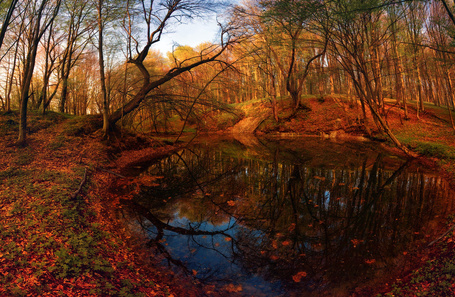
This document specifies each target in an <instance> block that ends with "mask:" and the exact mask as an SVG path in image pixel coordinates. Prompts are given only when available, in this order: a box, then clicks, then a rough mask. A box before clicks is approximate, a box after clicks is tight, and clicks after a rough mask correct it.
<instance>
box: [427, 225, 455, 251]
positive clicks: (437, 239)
mask: <svg viewBox="0 0 455 297" xmlns="http://www.w3.org/2000/svg"><path fill="white" fill-rule="evenodd" d="M454 228H455V224H453V225H452V227H450V228H449V230H447V231H446V232H445V233H444V234H442V235H441V236H439V237H438V238H436V239H435V240H433V241H432V242H430V243H429V244H428V247H430V246H432V245H433V244H435V243H436V242H438V241H440V240H441V239H442V238H444V237H445V236H446V235H447V234H449V232H450V231H452V230H453V229H454Z"/></svg>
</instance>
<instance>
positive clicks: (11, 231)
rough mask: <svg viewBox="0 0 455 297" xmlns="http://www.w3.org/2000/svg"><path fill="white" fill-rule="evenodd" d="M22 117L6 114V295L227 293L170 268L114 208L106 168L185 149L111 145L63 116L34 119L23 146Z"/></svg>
mask: <svg viewBox="0 0 455 297" xmlns="http://www.w3.org/2000/svg"><path fill="white" fill-rule="evenodd" d="M17 118H18V117H17V114H16V113H12V114H8V115H5V114H2V115H0V139H1V141H0V150H1V152H2V154H1V155H0V188H1V191H0V218H1V223H0V296H111V295H112V296H223V293H222V292H215V291H213V288H211V287H207V286H205V287H203V286H201V285H199V284H198V283H197V282H196V281H195V280H192V279H190V278H188V277H186V276H184V275H176V274H174V273H173V272H171V271H169V270H168V269H163V268H162V266H161V265H160V264H159V262H160V259H159V258H157V257H154V256H151V255H150V254H147V251H146V250H145V248H142V247H145V244H144V242H143V241H142V239H141V238H142V237H141V236H140V235H138V234H134V232H132V230H128V228H126V227H125V225H124V224H122V219H121V218H120V217H118V215H117V213H116V212H115V211H113V208H114V207H115V206H116V204H115V199H116V198H118V197H115V195H113V194H112V193H109V191H108V190H107V189H108V187H109V183H110V181H111V178H112V177H115V175H114V173H113V172H112V171H109V169H106V168H111V167H113V166H117V165H118V166H122V163H123V165H125V164H126V163H128V161H129V159H130V158H133V156H131V155H128V153H126V154H124V155H122V157H120V154H121V152H122V151H128V150H129V149H132V148H134V149H136V150H137V149H139V148H144V150H142V155H143V156H142V157H141V156H140V155H139V156H138V154H136V155H135V156H134V160H136V161H137V160H139V159H141V158H142V159H143V158H153V157H158V156H160V155H162V154H165V153H169V151H170V150H173V149H175V147H169V146H165V145H163V144H159V143H150V142H148V141H147V140H145V139H143V138H140V137H136V136H131V135H124V136H123V137H122V139H121V141H120V139H117V138H115V137H114V138H115V139H112V140H111V141H110V143H109V145H107V144H106V143H105V142H103V141H100V139H101V137H100V136H101V135H98V134H96V133H95V134H91V135H86V134H84V133H83V132H84V131H83V129H82V127H86V128H87V125H89V122H88V121H87V122H84V121H80V120H79V121H78V120H77V119H76V120H73V119H71V118H67V117H65V116H62V115H59V114H56V113H49V114H48V115H47V116H46V117H44V118H42V117H41V116H39V115H36V114H32V115H31V116H30V117H29V127H30V129H29V130H30V131H29V132H30V135H29V136H28V140H27V146H24V147H19V146H16V145H15V140H16V137H17V135H16V134H17ZM149 146H154V149H153V154H150V148H148V149H147V148H145V147H149ZM115 160H117V161H118V162H117V163H116V161H115ZM130 182H131V183H134V181H133V180H130ZM226 294H228V293H226Z"/></svg>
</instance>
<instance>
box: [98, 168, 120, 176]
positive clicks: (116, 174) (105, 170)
mask: <svg viewBox="0 0 455 297" xmlns="http://www.w3.org/2000/svg"><path fill="white" fill-rule="evenodd" d="M97 169H98V170H101V171H104V172H107V173H110V174H112V175H115V176H118V177H121V178H127V177H126V176H124V175H121V174H118V173H115V172H114V171H110V170H107V169H104V168H97Z"/></svg>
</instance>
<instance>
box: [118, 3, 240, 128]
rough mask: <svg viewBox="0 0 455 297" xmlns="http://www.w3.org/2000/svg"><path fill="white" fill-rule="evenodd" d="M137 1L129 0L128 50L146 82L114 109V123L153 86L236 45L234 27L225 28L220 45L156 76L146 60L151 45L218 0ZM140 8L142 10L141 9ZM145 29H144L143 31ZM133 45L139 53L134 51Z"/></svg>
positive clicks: (211, 59) (210, 8)
mask: <svg viewBox="0 0 455 297" xmlns="http://www.w3.org/2000/svg"><path fill="white" fill-rule="evenodd" d="M138 2H139V3H135V4H134V5H133V3H132V1H127V16H126V18H127V21H125V22H124V24H125V31H126V32H127V34H128V35H129V44H130V45H131V46H130V48H129V50H128V56H129V60H128V62H129V63H132V64H134V65H135V66H136V67H137V68H138V69H139V71H140V73H141V76H142V86H141V87H140V89H139V90H138V91H137V93H136V94H135V95H134V96H133V97H132V98H131V99H130V100H129V101H128V102H126V103H125V104H124V105H123V106H122V107H120V108H119V109H117V110H116V111H115V112H113V113H112V114H111V115H110V117H109V122H110V124H111V125H113V124H115V123H116V122H117V121H119V120H120V119H121V118H122V116H124V115H127V114H129V113H130V112H132V111H133V110H135V109H136V108H137V107H138V106H139V105H140V104H141V102H142V101H143V100H144V99H145V98H146V96H147V95H148V94H149V93H150V91H152V90H153V89H156V88H158V87H159V86H161V85H163V84H164V83H166V82H168V81H170V80H172V79H173V78H175V77H177V76H179V75H180V74H182V73H184V72H188V71H191V70H192V69H194V68H196V67H198V66H200V65H203V64H206V63H210V62H213V61H217V60H218V59H219V57H220V55H221V54H222V53H223V52H224V51H225V50H226V49H227V48H228V47H229V46H230V45H232V44H233V43H234V42H235V40H236V38H235V36H232V35H231V34H230V31H231V30H230V28H229V27H227V28H222V30H221V42H220V44H219V45H217V46H213V45H212V46H209V47H207V48H205V49H203V50H201V51H200V53H199V55H198V56H196V57H192V58H190V59H187V60H185V61H182V62H180V63H179V64H178V65H177V66H176V67H174V68H172V69H170V70H169V71H167V72H166V73H165V74H164V75H162V76H160V77H158V78H152V76H151V75H150V72H149V70H148V69H147V68H146V67H145V64H144V61H145V58H146V57H147V55H148V54H149V50H150V48H151V47H152V46H153V45H154V44H156V43H157V42H159V41H160V39H161V36H162V34H163V33H165V31H166V30H167V29H168V27H169V26H170V25H171V24H172V23H173V22H182V21H184V20H188V19H192V18H196V17H200V16H203V15H204V14H205V13H207V12H213V11H214V10H215V9H216V7H217V5H218V4H219V3H218V2H217V1H202V0H166V1H149V2H146V1H144V0H140V1H138ZM137 12H139V14H138V13H137ZM139 17H141V18H142V22H143V26H144V28H145V32H146V34H145V36H143V38H144V39H145V42H143V43H141V37H140V36H139V35H137V34H134V32H135V30H134V29H133V24H135V23H136V21H137V20H138V18H139ZM143 32H144V31H143ZM133 47H134V51H135V54H134V55H133Z"/></svg>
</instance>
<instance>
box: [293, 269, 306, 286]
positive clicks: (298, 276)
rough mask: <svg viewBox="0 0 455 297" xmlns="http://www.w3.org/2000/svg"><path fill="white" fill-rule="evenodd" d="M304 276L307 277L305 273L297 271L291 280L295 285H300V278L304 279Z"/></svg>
mask: <svg viewBox="0 0 455 297" xmlns="http://www.w3.org/2000/svg"><path fill="white" fill-rule="evenodd" d="M306 276H307V273H306V272H305V271H299V272H297V274H295V275H293V276H292V280H293V281H294V282H296V283H300V281H301V280H302V278H304V277H306Z"/></svg>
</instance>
